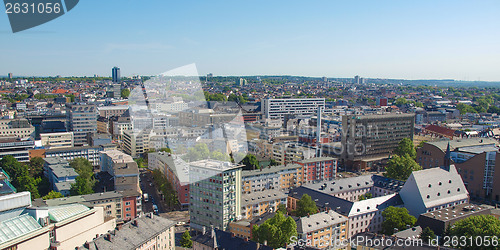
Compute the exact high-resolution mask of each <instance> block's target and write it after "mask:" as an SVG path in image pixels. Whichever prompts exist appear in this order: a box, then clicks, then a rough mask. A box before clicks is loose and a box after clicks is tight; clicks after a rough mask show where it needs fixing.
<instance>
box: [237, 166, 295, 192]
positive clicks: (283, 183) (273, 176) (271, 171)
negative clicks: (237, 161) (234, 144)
mask: <svg viewBox="0 0 500 250" xmlns="http://www.w3.org/2000/svg"><path fill="white" fill-rule="evenodd" d="M241 176H242V177H241V181H242V187H243V192H244V193H249V192H256V191H263V190H269V189H278V190H286V189H289V188H291V187H295V186H300V185H302V176H303V171H302V167H301V166H300V165H298V164H290V165H280V166H273V167H267V168H261V169H256V170H245V171H243V172H242V174H241Z"/></svg>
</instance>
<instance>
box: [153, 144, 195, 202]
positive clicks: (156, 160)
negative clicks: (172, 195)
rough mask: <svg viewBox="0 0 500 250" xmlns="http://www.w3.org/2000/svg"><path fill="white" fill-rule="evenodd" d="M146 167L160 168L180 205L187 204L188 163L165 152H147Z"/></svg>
mask: <svg viewBox="0 0 500 250" xmlns="http://www.w3.org/2000/svg"><path fill="white" fill-rule="evenodd" d="M148 168H149V169H158V170H160V171H161V172H162V173H163V174H164V175H165V177H166V178H167V180H168V181H169V182H170V183H171V184H172V186H173V187H174V189H175V191H176V193H177V198H178V199H179V203H180V204H181V206H182V207H188V206H189V165H188V164H187V163H186V162H184V161H182V160H181V159H179V158H177V157H176V156H173V155H171V154H169V153H166V152H158V153H149V154H148Z"/></svg>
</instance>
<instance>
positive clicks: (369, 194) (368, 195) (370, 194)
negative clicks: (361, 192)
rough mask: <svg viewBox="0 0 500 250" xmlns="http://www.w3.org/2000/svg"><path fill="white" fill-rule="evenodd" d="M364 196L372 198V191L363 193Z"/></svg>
mask: <svg viewBox="0 0 500 250" xmlns="http://www.w3.org/2000/svg"><path fill="white" fill-rule="evenodd" d="M365 197H366V199H371V198H373V195H372V193H370V192H368V193H366V194H365Z"/></svg>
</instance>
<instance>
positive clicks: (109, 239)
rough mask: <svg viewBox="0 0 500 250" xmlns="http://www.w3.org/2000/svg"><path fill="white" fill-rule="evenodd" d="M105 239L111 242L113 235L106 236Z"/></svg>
mask: <svg viewBox="0 0 500 250" xmlns="http://www.w3.org/2000/svg"><path fill="white" fill-rule="evenodd" d="M104 239H105V240H107V241H109V242H111V234H109V233H107V234H105V235H104Z"/></svg>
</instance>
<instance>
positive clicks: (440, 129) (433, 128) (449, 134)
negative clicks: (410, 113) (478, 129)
mask: <svg viewBox="0 0 500 250" xmlns="http://www.w3.org/2000/svg"><path fill="white" fill-rule="evenodd" d="M425 130H427V131H430V132H433V133H436V134H440V135H443V136H446V137H450V138H453V135H454V134H455V130H453V129H449V128H445V127H440V126H438V125H428V126H427V127H425Z"/></svg>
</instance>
